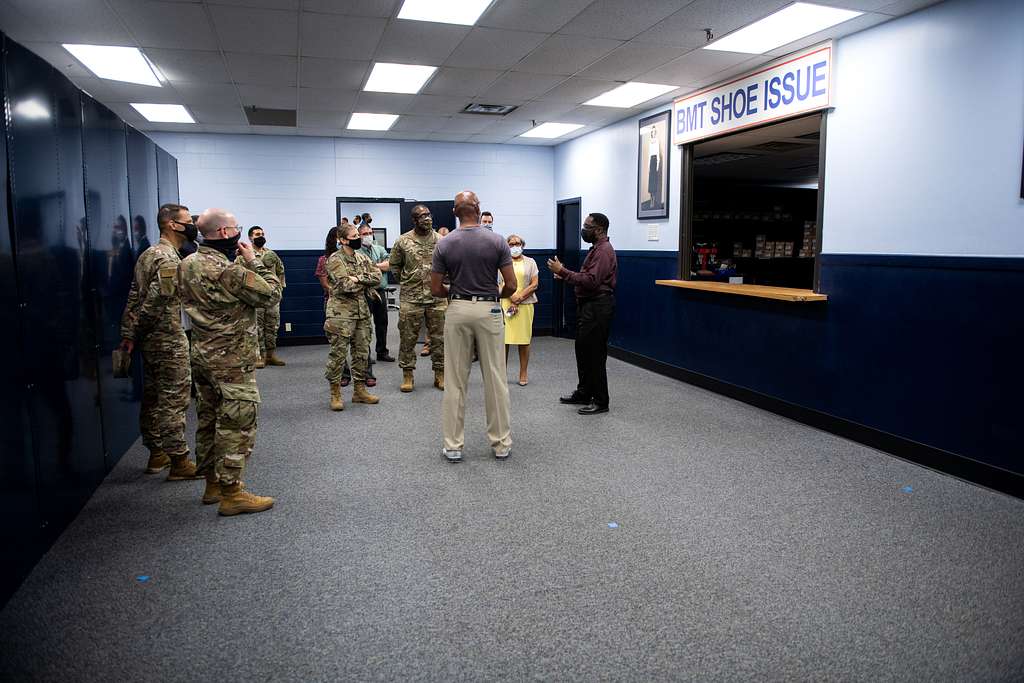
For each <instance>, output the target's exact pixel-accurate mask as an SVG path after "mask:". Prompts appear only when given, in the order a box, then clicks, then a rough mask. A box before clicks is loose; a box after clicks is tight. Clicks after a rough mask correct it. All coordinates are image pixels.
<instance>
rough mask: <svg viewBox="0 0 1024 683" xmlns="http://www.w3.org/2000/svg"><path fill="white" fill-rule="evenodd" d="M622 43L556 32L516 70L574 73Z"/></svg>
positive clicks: (540, 72) (516, 67) (517, 66)
mask: <svg viewBox="0 0 1024 683" xmlns="http://www.w3.org/2000/svg"><path fill="white" fill-rule="evenodd" d="M620 45H622V41H620V40H608V39H604V38H585V39H581V38H579V37H578V36H562V35H553V36H551V37H549V38H548V39H547V40H545V41H544V42H543V43H541V44H540V47H538V48H537V49H536V50H534V51H533V52H531V53H530V54H528V55H527V56H526V58H525V59H523V60H522V61H521V62H519V63H518V64H516V66H515V69H516V71H530V72H532V73H538V74H562V75H565V76H570V75H572V74H574V73H576V72H577V71H579V70H580V69H583V68H585V67H586V66H588V65H590V64H592V63H594V62H596V61H597V60H599V59H601V58H602V57H604V56H605V55H607V54H609V53H612V50H614V49H615V48H617V47H619V46H620ZM612 54H614V53H612Z"/></svg>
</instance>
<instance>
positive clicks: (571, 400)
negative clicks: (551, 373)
mask: <svg viewBox="0 0 1024 683" xmlns="http://www.w3.org/2000/svg"><path fill="white" fill-rule="evenodd" d="M558 402H559V403H564V404H565V405H571V406H585V405H587V404H588V403H590V399H589V398H587V397H586V396H584V395H583V394H580V393H577V392H575V391H574V392H572V393H571V394H569V395H568V396H562V397H561V398H559V399H558Z"/></svg>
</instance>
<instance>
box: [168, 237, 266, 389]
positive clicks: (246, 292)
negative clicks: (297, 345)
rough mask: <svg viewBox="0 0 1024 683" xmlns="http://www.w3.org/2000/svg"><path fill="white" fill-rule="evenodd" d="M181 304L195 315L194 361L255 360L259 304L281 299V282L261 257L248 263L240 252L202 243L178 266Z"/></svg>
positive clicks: (222, 364) (211, 364) (225, 364)
mask: <svg viewBox="0 0 1024 683" xmlns="http://www.w3.org/2000/svg"><path fill="white" fill-rule="evenodd" d="M178 290H179V291H180V292H181V304H182V306H184V307H185V312H186V313H188V316H189V318H191V319H192V363H193V364H194V365H200V366H203V367H207V368H214V369H218V368H242V367H249V366H255V365H256V359H257V357H258V356H259V353H260V349H259V340H258V338H257V335H256V332H255V327H256V309H257V308H266V307H268V306H273V305H274V304H276V303H278V302H279V301H281V282H280V281H279V280H278V279H277V275H275V274H274V273H273V272H271V271H270V269H268V268H267V267H266V266H264V265H263V262H262V261H260V260H259V259H256V260H255V261H254V263H253V264H252V265H251V269H250V267H246V266H243V265H242V262H241V257H239V259H238V260H235V261H229V260H228V258H227V257H226V256H224V254H222V253H220V252H219V251H217V250H216V249H213V248H211V247H207V246H202V245H200V247H199V251H197V252H196V253H194V254H192V255H191V256H189V257H187V258H186V259H185V260H184V261H182V262H181V265H180V266H178Z"/></svg>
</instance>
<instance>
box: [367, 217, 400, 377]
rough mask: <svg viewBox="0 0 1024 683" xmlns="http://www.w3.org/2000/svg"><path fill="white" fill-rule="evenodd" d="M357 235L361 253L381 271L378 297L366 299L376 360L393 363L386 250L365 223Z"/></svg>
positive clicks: (388, 268) (389, 267)
mask: <svg viewBox="0 0 1024 683" xmlns="http://www.w3.org/2000/svg"><path fill="white" fill-rule="evenodd" d="M359 236H360V237H361V238H362V240H363V249H362V251H363V254H365V255H366V256H367V258H369V259H370V260H371V261H373V263H374V264H375V265H376V266H377V269H378V270H379V271H380V272H381V279H380V286H379V287H377V294H378V295H379V297H371V298H370V299H369V300H368V303H369V304H370V312H371V313H373V334H374V337H375V338H376V341H377V344H376V347H377V360H379V361H382V362H384V363H394V362H395V358H394V356H392V355H391V354H390V353H389V352H388V303H387V302H388V299H387V286H388V276H387V273H388V271H390V270H391V265H390V264H389V263H388V252H387V250H386V249H384V247H382V246H380V245H379V244H376V243H375V242H374V241H373V228H371V227H370V226H369V225H367V224H366V223H363V225H362V226H361V227H360V228H359Z"/></svg>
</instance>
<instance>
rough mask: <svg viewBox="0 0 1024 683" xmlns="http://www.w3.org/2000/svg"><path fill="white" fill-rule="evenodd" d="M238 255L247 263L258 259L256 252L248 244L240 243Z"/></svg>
mask: <svg viewBox="0 0 1024 683" xmlns="http://www.w3.org/2000/svg"><path fill="white" fill-rule="evenodd" d="M238 254H239V256H241V257H242V258H244V259H245V260H246V262H249V261H252V260H253V259H255V258H256V252H254V251H253V250H252V245H251V244H247V243H246V242H239V243H238Z"/></svg>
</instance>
